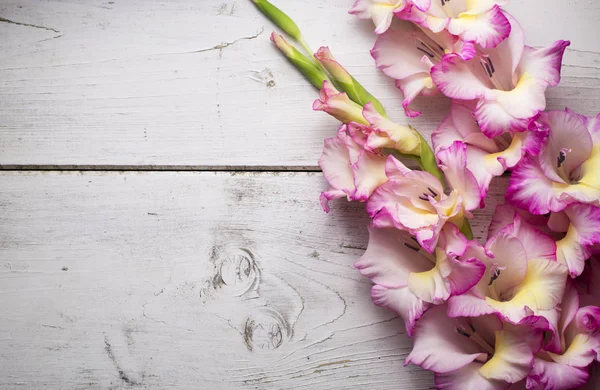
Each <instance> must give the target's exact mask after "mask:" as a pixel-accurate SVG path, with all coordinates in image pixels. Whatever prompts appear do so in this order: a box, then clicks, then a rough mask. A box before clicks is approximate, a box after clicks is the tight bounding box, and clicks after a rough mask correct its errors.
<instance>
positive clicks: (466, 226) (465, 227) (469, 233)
mask: <svg viewBox="0 0 600 390" xmlns="http://www.w3.org/2000/svg"><path fill="white" fill-rule="evenodd" d="M459 230H460V232H461V233H462V234H464V235H465V237H467V239H469V240H472V239H473V230H471V224H470V223H469V220H468V219H466V218H465V219H463V223H462V226H461V227H460V229H459Z"/></svg>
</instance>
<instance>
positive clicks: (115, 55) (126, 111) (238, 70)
mask: <svg viewBox="0 0 600 390" xmlns="http://www.w3.org/2000/svg"><path fill="white" fill-rule="evenodd" d="M351 3H352V1H351V0H329V1H322V0H280V1H278V2H277V4H279V5H280V6H281V7H282V8H283V9H285V10H286V11H287V12H288V13H289V14H290V15H292V16H293V17H294V18H295V19H296V20H297V21H298V23H299V24H300V25H301V26H302V28H303V30H304V31H305V35H306V36H307V39H308V41H309V42H311V44H312V45H313V46H314V48H316V47H318V45H321V44H325V43H327V44H329V45H330V47H331V49H332V50H333V52H334V53H335V54H336V55H337V57H338V58H339V59H340V60H341V61H342V62H343V63H344V64H345V65H347V67H348V69H349V70H350V71H351V72H352V73H353V74H354V75H355V76H356V77H357V79H359V80H360V81H361V82H363V84H364V85H365V86H366V87H367V88H368V89H369V90H371V91H372V92H373V93H374V94H376V95H377V96H379V97H380V98H381V100H382V101H383V103H384V104H385V105H386V106H387V107H388V108H390V107H394V106H396V107H399V102H400V98H401V95H400V92H399V91H398V90H396V89H395V88H394V87H393V85H392V83H391V81H390V80H389V79H387V78H385V77H383V76H382V75H381V74H379V72H378V71H377V70H376V69H375V67H374V64H373V61H372V59H371V58H370V55H369V53H368V50H369V49H370V48H371V46H372V44H373V41H374V39H375V36H374V35H373V34H372V33H371V30H372V26H371V24H370V22H368V21H359V20H357V19H356V18H355V17H353V16H352V15H348V14H347V13H346V11H347V10H348V8H349V7H350V6H351ZM509 10H510V11H511V12H513V13H514V14H515V15H516V16H517V18H518V19H519V20H520V21H521V23H522V24H523V26H524V28H525V30H526V33H527V42H528V43H529V44H531V45H535V46H542V45H547V44H550V43H551V42H553V41H554V40H556V39H563V38H564V39H571V40H572V41H573V44H572V47H571V48H570V49H569V50H568V52H567V54H566V56H565V64H566V65H565V68H564V71H563V74H564V78H563V82H562V84H561V86H560V87H558V88H555V89H553V90H551V91H549V100H548V106H549V107H550V108H562V107H564V106H565V105H569V106H570V107H571V108H573V109H575V110H578V111H580V112H582V113H584V114H588V115H592V114H595V113H596V112H597V110H598V107H600V104H599V97H598V96H600V94H599V93H598V92H599V87H600V80H599V78H598V67H599V65H598V63H600V42H599V41H598V39H596V37H597V35H598V34H597V32H598V27H597V21H598V20H599V19H600V5H599V4H598V2H595V1H590V0H573V1H570V2H569V3H568V5H567V4H565V2H564V1H561V0H527V1H525V0H514V1H513V3H512V4H511V5H510V6H509ZM0 18H2V19H3V20H4V21H0V51H1V53H2V56H1V57H0V118H2V120H1V121H0V164H1V165H5V166H6V165H15V164H17V165H18V164H21V165H32V164H34V165H35V164H37V165H109V166H114V165H125V166H131V165H166V166H172V165H179V166H181V165H187V166H196V167H199V168H201V167H206V166H223V167H226V166H267V167H269V166H285V167H296V168H301V167H315V166H316V161H317V159H318V156H319V154H320V149H321V145H322V140H323V138H325V137H327V136H330V135H331V134H333V133H334V131H335V128H336V123H335V121H334V120H332V119H330V118H327V117H326V116H325V114H322V113H313V112H312V110H311V108H310V107H311V102H312V100H314V97H315V94H314V93H315V92H314V91H313V90H312V88H311V87H309V86H308V85H307V84H306V82H305V81H304V80H303V79H302V78H301V77H300V76H298V75H297V74H296V72H295V70H294V69H293V68H292V67H291V66H290V65H289V64H287V63H286V62H285V60H284V59H283V58H282V57H281V56H280V55H279V53H278V52H277V51H276V50H275V49H274V48H273V46H272V45H271V42H270V41H269V39H268V36H269V33H270V31H272V30H273V27H272V25H271V24H270V23H269V22H268V21H266V20H265V18H263V17H262V16H261V15H260V14H259V13H258V12H257V11H256V10H255V9H254V6H253V5H252V3H251V2H250V1H248V0H222V1H220V2H212V1H197V0H173V1H168V2H164V1H149V0H129V1H114V2H113V1H103V0H78V1H45V2H39V1H35V0H8V1H3V2H2V3H1V4H0ZM6 20H9V21H12V22H15V23H22V24H21V25H19V24H15V23H10V22H7V21H6ZM23 24H29V25H30V26H26V25H23ZM35 26H38V27H35ZM417 106H418V108H420V109H422V110H423V111H424V115H423V116H422V117H420V118H417V119H415V120H413V121H412V123H413V124H414V125H416V126H417V128H419V129H420V130H422V131H423V132H424V133H427V134H429V133H430V132H431V131H432V130H433V129H434V128H435V126H436V124H437V123H439V121H440V120H441V118H443V116H444V115H445V114H446V112H447V109H448V102H447V100H446V99H444V98H441V97H438V98H432V99H429V100H428V99H419V100H418V102H417ZM390 111H394V110H390ZM400 111H401V110H399V109H398V110H395V112H394V117H395V118H396V119H397V120H398V121H404V119H402V114H401V112H400Z"/></svg>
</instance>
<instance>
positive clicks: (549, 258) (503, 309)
mask: <svg viewBox="0 0 600 390" xmlns="http://www.w3.org/2000/svg"><path fill="white" fill-rule="evenodd" d="M505 221H506V218H503V217H502V209H501V208H500V209H497V210H496V214H495V217H494V221H493V222H492V225H491V228H490V237H489V239H488V241H487V242H486V244H485V248H484V249H483V250H479V255H477V258H478V259H479V260H481V261H482V262H483V263H484V264H485V265H486V274H485V275H484V277H483V278H482V279H481V281H480V282H479V283H478V284H477V286H475V287H474V288H473V289H472V290H471V291H470V292H469V293H468V294H464V295H462V296H457V297H454V298H452V299H451V300H450V301H449V315H450V316H452V317H459V316H467V317H471V316H479V315H484V314H492V313H497V314H498V315H500V316H501V317H502V318H503V319H504V320H505V321H509V322H511V323H513V324H518V323H519V322H521V321H524V320H526V319H527V318H530V317H532V316H536V317H541V318H545V320H546V321H547V322H549V323H550V325H551V326H552V327H555V326H556V321H555V316H556V311H557V308H558V306H559V305H560V302H561V299H562V295H563V293H564V289H565V283H566V279H567V267H566V266H565V265H563V264H561V263H559V262H557V261H556V244H555V242H554V240H553V239H552V238H551V237H549V236H546V235H545V234H543V233H542V232H540V231H539V230H537V229H535V228H534V227H533V226H531V225H530V224H528V223H527V222H525V221H523V220H522V218H521V217H520V216H519V215H518V214H516V215H514V220H513V221H512V222H511V223H509V224H508V225H506V226H503V223H504V222H505ZM474 249H477V248H474Z"/></svg>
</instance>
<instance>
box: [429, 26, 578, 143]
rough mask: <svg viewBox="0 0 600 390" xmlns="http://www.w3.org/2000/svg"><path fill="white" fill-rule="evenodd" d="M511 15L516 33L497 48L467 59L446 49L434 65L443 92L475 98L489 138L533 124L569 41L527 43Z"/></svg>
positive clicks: (555, 81) (434, 76) (557, 78)
mask: <svg viewBox="0 0 600 390" xmlns="http://www.w3.org/2000/svg"><path fill="white" fill-rule="evenodd" d="M509 19H510V21H511V25H512V33H511V34H510V36H509V37H508V38H507V39H506V40H504V41H503V42H502V43H500V44H499V45H498V46H497V47H496V48H495V49H481V53H482V54H480V55H478V56H475V57H474V58H473V59H471V60H469V61H464V60H463V59H462V58H460V57H459V56H458V55H456V54H448V55H446V56H444V57H443V58H442V61H441V62H440V63H439V64H437V65H435V66H434V67H433V68H432V70H431V77H432V79H433V81H434V82H435V84H436V85H437V87H438V88H439V89H440V91H442V93H443V94H444V95H446V96H449V97H451V98H454V99H460V100H477V106H476V109H475V119H476V120H477V122H478V123H479V126H480V127H481V130H482V131H483V132H484V133H485V134H486V135H487V136H488V137H490V138H493V137H496V136H498V135H500V134H502V133H504V132H517V131H525V130H527V129H528V128H529V122H530V120H531V118H533V117H534V116H536V115H537V114H538V113H540V112H541V111H542V110H544V108H545V107H546V97H545V91H546V88H547V87H548V86H555V85H557V84H558V82H559V81H560V68H561V62H562V56H563V53H564V51H565V48H566V47H567V46H568V45H569V44H570V43H569V42H568V41H557V42H555V43H554V44H553V45H552V46H550V47H549V48H545V49H534V48H532V47H529V46H524V44H523V32H522V30H521V28H520V26H519V25H518V23H517V22H516V21H515V20H514V19H512V18H509Z"/></svg>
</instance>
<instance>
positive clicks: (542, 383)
mask: <svg viewBox="0 0 600 390" xmlns="http://www.w3.org/2000/svg"><path fill="white" fill-rule="evenodd" d="M588 377H589V375H588V372H587V370H585V369H581V368H577V367H571V366H568V365H565V364H558V363H555V362H552V361H547V360H543V359H541V358H537V357H536V358H535V362H534V363H533V369H532V370H531V372H530V373H529V376H528V378H527V388H528V389H530V388H531V389H533V388H540V389H548V390H568V389H575V388H579V387H580V386H581V385H583V384H585V382H586V381H587V380H588Z"/></svg>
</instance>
